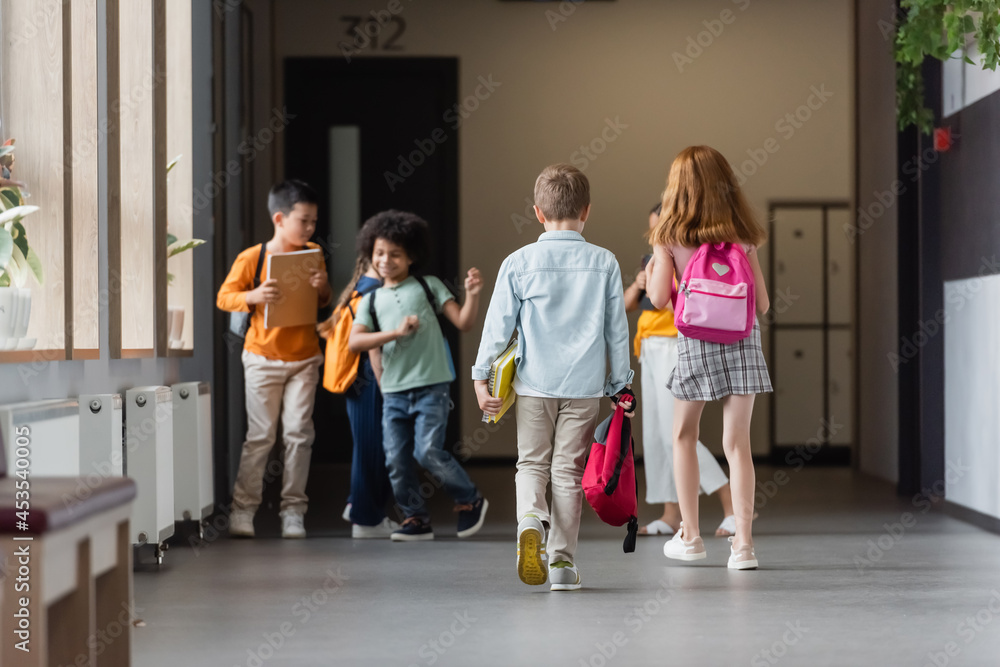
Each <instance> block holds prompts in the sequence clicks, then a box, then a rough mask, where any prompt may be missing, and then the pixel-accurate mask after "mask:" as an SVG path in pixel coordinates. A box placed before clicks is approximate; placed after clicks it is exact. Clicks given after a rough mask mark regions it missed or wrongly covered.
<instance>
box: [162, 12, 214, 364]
mask: <svg viewBox="0 0 1000 667" xmlns="http://www.w3.org/2000/svg"><path fill="white" fill-rule="evenodd" d="M166 30H167V34H166V46H167V58H166V61H167V78H166V85H167V155H168V157H169V159H170V160H173V159H174V158H175V157H177V156H181V159H180V162H178V163H177V166H176V167H174V168H173V170H172V171H171V172H170V175H169V177H168V183H167V230H168V231H169V232H170V233H172V234H173V235H174V236H176V237H177V238H178V239H181V240H186V239H190V238H193V236H194V212H193V209H192V205H193V202H192V198H193V194H192V193H193V189H194V168H193V167H194V163H193V156H192V154H191V151H192V136H193V135H192V132H193V128H192V111H191V110H192V97H191V87H192V69H191V68H192V55H191V48H192V47H191V3H190V2H168V3H167V6H166ZM197 252H205V250H204V249H202V250H198V249H197V248H196V249H194V250H189V251H187V252H184V253H182V254H180V255H177V256H176V257H174V258H172V259H170V260H169V261H168V263H167V270H168V271H169V272H170V273H171V274H173V276H174V280H173V283H172V284H171V285H170V287H169V290H168V298H167V303H168V306H169V307H170V308H171V309H173V308H180V309H183V311H184V315H183V318H184V325H183V328H182V335H181V337H180V341H181V343H182V344H181V346H180V348H181V349H185V350H191V349H193V348H194V275H193V271H194V255H195V253H197Z"/></svg>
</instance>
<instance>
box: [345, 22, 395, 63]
mask: <svg viewBox="0 0 1000 667" xmlns="http://www.w3.org/2000/svg"><path fill="white" fill-rule="evenodd" d="M373 13H374V12H373ZM384 14H385V15H384V16H383V15H379V16H373V17H371V18H369V17H366V16H341V17H340V20H341V21H343V22H344V23H347V24H348V27H347V31H346V32H347V36H348V37H350V39H351V41H350V42H349V43H347V44H345V43H343V42H341V49H342V50H344V51H345V55H346V52H347V50H351V51H353V52H354V53H357V52H359V51H361V50H363V49H367V48H368V47H369V46H370V47H371V48H372V49H378V48H379V41H380V40H381V49H382V50H383V51H402V50H403V46H402V45H401V44H399V43H398V42H399V38H400V37H402V36H403V33H404V32H406V21H404V20H403V19H402V18H400V17H398V16H391V15H389V12H384ZM365 19H367V20H365Z"/></svg>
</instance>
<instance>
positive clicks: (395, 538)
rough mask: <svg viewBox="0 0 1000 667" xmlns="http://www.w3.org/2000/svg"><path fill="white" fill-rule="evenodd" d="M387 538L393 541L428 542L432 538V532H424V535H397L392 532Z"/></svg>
mask: <svg viewBox="0 0 1000 667" xmlns="http://www.w3.org/2000/svg"><path fill="white" fill-rule="evenodd" d="M389 539H390V540H392V541H393V542H429V541H430V540H433V539H434V533H426V534H424V535H397V534H396V533H393V534H392V535H390V536H389Z"/></svg>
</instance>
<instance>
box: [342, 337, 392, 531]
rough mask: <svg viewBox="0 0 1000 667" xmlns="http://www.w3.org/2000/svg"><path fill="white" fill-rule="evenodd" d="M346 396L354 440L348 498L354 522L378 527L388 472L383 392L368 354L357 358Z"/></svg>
mask: <svg viewBox="0 0 1000 667" xmlns="http://www.w3.org/2000/svg"><path fill="white" fill-rule="evenodd" d="M345 397H346V398H347V418H348V420H350V422H351V437H352V439H353V440H354V457H353V459H352V461H351V496H350V500H349V502H350V503H351V521H352V522H353V523H356V524H358V525H361V526H376V525H378V524H379V523H381V522H382V519H384V518H385V503H386V501H387V500H388V499H389V475H388V473H387V472H386V469H385V450H384V449H383V447H382V392H381V391H379V388H378V383H377V382H376V381H375V373H374V372H373V371H372V365H371V362H370V361H369V360H368V355H367V354H363V355H362V356H361V359H360V360H359V361H358V379H357V380H355V381H354V384H352V385H351V388H350V389H348V390H347V393H346V394H345Z"/></svg>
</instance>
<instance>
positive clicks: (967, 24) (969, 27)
mask: <svg viewBox="0 0 1000 667" xmlns="http://www.w3.org/2000/svg"><path fill="white" fill-rule="evenodd" d="M962 30H963V32H966V33H969V32H975V31H976V21H975V20H974V19H973V18H972V16H971V15H970V14H966V15H965V16H963V17H962Z"/></svg>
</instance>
